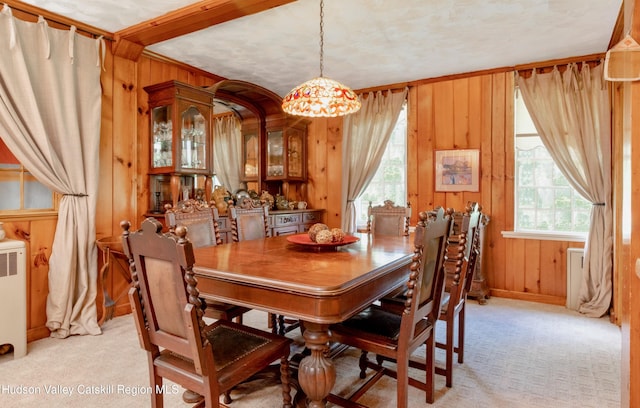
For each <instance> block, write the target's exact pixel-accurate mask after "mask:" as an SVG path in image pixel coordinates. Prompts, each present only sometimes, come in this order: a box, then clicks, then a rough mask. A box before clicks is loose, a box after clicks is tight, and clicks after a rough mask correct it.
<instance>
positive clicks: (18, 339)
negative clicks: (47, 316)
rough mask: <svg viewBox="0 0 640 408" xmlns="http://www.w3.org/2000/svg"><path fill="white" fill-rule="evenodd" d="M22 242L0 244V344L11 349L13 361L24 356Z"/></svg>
mask: <svg viewBox="0 0 640 408" xmlns="http://www.w3.org/2000/svg"><path fill="white" fill-rule="evenodd" d="M26 252H27V251H26V247H25V244H24V242H23V241H18V240H13V239H5V240H3V241H0V345H2V344H11V345H12V346H13V358H14V359H16V358H18V357H23V356H24V355H26V354H27V273H26V266H27V265H26V257H27V255H26Z"/></svg>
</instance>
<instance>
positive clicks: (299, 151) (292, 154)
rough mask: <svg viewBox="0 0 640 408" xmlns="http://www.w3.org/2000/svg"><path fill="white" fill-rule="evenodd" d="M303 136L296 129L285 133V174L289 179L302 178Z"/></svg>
mask: <svg viewBox="0 0 640 408" xmlns="http://www.w3.org/2000/svg"><path fill="white" fill-rule="evenodd" d="M303 137H304V135H303V133H302V131H300V130H297V129H289V130H288V131H287V156H288V160H287V174H288V177H291V178H303V177H304V171H303V169H304V168H303V165H304V163H303V160H304V139H303Z"/></svg>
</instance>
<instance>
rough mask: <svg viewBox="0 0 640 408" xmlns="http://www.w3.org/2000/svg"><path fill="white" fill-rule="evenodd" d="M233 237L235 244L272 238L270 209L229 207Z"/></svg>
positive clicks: (265, 207)
mask: <svg viewBox="0 0 640 408" xmlns="http://www.w3.org/2000/svg"><path fill="white" fill-rule="evenodd" d="M229 215H230V218H231V237H232V240H233V241H234V242H239V241H247V240H251V239H262V238H266V237H268V236H270V233H269V208H268V207H267V206H261V207H257V208H239V207H235V206H232V207H229Z"/></svg>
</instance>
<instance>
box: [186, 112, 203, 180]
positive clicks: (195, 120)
mask: <svg viewBox="0 0 640 408" xmlns="http://www.w3.org/2000/svg"><path fill="white" fill-rule="evenodd" d="M180 145H181V151H182V157H181V167H182V168H183V169H196V170H203V169H206V168H207V119H205V117H204V115H203V114H202V113H201V112H200V111H199V110H198V108H196V107H195V106H190V107H189V108H188V109H187V110H186V111H184V112H183V113H182V126H181V128H180Z"/></svg>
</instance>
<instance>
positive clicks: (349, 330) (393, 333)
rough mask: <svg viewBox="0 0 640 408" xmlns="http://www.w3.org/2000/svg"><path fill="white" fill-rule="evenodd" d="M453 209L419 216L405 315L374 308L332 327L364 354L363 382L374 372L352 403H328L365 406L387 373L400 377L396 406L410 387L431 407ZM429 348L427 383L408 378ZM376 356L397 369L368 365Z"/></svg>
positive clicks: (403, 407) (334, 398)
mask: <svg viewBox="0 0 640 408" xmlns="http://www.w3.org/2000/svg"><path fill="white" fill-rule="evenodd" d="M451 227H452V221H451V211H447V213H446V214H445V211H444V209H442V208H439V209H438V210H436V211H435V212H431V213H428V212H420V214H419V221H418V224H417V226H416V231H415V249H414V256H413V260H412V264H411V266H410V274H409V279H408V281H407V290H406V292H405V294H406V297H407V300H406V303H405V308H404V310H403V313H402V314H397V313H394V312H393V311H388V310H385V309H383V308H382V307H380V306H378V305H375V304H374V305H371V306H369V307H368V308H367V309H365V310H364V311H362V312H360V313H359V314H357V315H356V316H354V317H351V318H350V319H348V320H346V321H345V322H343V323H340V324H336V325H332V326H331V328H330V330H331V333H332V340H333V341H337V342H339V343H342V344H345V345H348V346H352V347H356V348H359V349H361V350H362V354H361V357H360V369H361V371H360V378H365V377H366V369H367V368H374V369H375V370H376V374H374V375H373V376H372V377H371V378H370V379H369V380H368V381H367V382H365V383H364V384H363V385H362V386H361V387H360V388H359V389H358V390H356V391H355V392H354V393H353V394H352V395H351V396H350V397H349V398H348V399H342V398H340V397H337V396H335V395H330V397H329V400H330V401H331V402H333V403H336V404H338V405H342V406H345V407H357V406H361V405H359V404H357V403H356V402H354V401H356V400H357V399H358V398H360V397H361V396H362V395H363V394H364V393H365V392H366V391H367V390H368V389H369V388H371V386H372V385H373V384H374V383H375V382H376V381H377V380H379V379H380V378H381V377H382V376H383V375H389V376H391V377H394V378H397V387H396V388H397V404H396V407H398V408H406V407H407V400H408V387H409V385H412V386H414V387H417V388H419V389H421V390H424V391H425V399H426V401H427V402H428V403H432V402H433V400H434V378H433V377H434V375H435V373H434V353H435V338H434V337H435V333H434V328H435V323H436V320H437V318H438V314H439V313H440V301H441V298H442V292H443V289H444V268H443V264H444V260H445V249H446V243H447V239H448V237H449V234H450V233H451ZM422 344H426V361H424V363H422V364H424V365H426V367H428V369H427V370H426V373H425V380H424V382H422V381H419V380H417V379H415V378H411V377H409V362H410V360H411V359H415V358H416V357H414V356H412V354H413V352H414V351H415V350H416V349H417V348H418V347H420V346H421V345H422ZM369 352H370V353H375V354H377V355H378V356H380V357H381V359H380V360H392V361H395V362H396V363H397V365H396V367H397V368H396V370H395V371H394V370H392V369H391V368H389V367H386V366H384V365H383V364H384V362H383V361H378V363H375V362H372V361H369V360H368V358H367V354H368V353H369Z"/></svg>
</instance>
